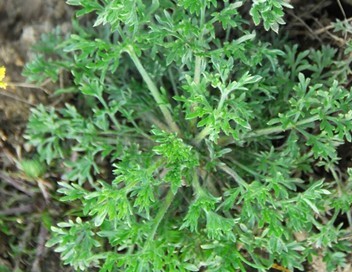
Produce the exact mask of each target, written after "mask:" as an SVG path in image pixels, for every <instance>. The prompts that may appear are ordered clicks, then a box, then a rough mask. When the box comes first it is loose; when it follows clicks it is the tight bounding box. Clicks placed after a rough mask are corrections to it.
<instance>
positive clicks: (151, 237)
mask: <svg viewBox="0 0 352 272" xmlns="http://www.w3.org/2000/svg"><path fill="white" fill-rule="evenodd" d="M176 194H177V192H176V193H175V194H174V193H173V192H172V190H171V188H170V189H169V192H168V193H167V195H166V197H165V200H164V203H163V205H162V207H161V208H160V210H159V211H158V213H157V215H156V216H155V219H154V227H153V229H152V232H151V233H150V235H149V239H148V242H151V241H153V240H154V237H155V234H156V231H157V230H158V228H159V225H160V222H161V221H162V220H163V218H164V216H165V214H166V212H167V210H168V209H169V207H170V205H171V203H172V201H173V200H174V198H175V196H176Z"/></svg>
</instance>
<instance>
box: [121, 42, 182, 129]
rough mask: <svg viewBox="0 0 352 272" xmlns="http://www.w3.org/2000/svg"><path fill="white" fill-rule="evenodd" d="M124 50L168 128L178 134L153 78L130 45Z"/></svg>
mask: <svg viewBox="0 0 352 272" xmlns="http://www.w3.org/2000/svg"><path fill="white" fill-rule="evenodd" d="M126 51H127V53H128V54H129V56H130V57H131V59H132V61H133V63H134V64H135V66H136V68H137V70H138V72H139V73H140V74H141V76H142V78H143V80H144V82H145V83H146V84H147V86H148V89H149V91H150V93H151V94H152V96H153V98H154V100H155V101H156V103H157V104H158V106H159V108H160V110H161V112H162V114H163V115H164V117H165V120H166V122H167V124H168V125H169V127H170V129H171V130H172V131H173V132H176V133H177V134H180V129H179V128H178V126H177V124H176V123H175V122H174V120H173V118H172V116H171V113H170V111H169V110H168V108H167V106H166V105H165V102H164V101H163V99H162V97H161V94H160V92H159V90H158V88H157V87H156V85H155V83H154V82H153V80H152V79H151V78H150V76H149V74H148V73H147V71H146V70H145V69H144V67H143V65H142V63H141V62H140V60H139V58H138V57H137V55H136V53H135V51H134V49H133V47H132V46H128V49H127V50H126Z"/></svg>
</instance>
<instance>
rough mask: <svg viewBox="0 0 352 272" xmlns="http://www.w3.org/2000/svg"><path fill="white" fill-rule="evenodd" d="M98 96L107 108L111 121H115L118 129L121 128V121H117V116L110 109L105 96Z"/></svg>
mask: <svg viewBox="0 0 352 272" xmlns="http://www.w3.org/2000/svg"><path fill="white" fill-rule="evenodd" d="M96 97H97V98H98V100H99V102H100V103H101V104H102V105H103V107H104V108H105V109H106V111H107V113H108V115H109V117H110V119H111V121H112V122H113V123H114V125H115V127H116V128H117V129H118V128H120V124H119V122H118V121H117V119H116V117H115V116H114V115H113V114H111V113H110V111H109V109H110V108H109V106H108V104H107V103H106V102H105V100H104V98H103V97H101V96H96Z"/></svg>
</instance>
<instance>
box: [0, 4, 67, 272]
mask: <svg viewBox="0 0 352 272" xmlns="http://www.w3.org/2000/svg"><path fill="white" fill-rule="evenodd" d="M72 14H73V12H72V9H71V8H69V7H68V6H67V4H66V1H64V0H0V66H5V67H6V80H7V82H8V88H7V89H6V90H2V89H0V179H1V182H0V184H1V186H0V188H1V189H0V191H1V193H0V207H1V208H0V210H1V212H0V271H1V272H6V271H33V272H39V271H43V272H45V271H72V270H71V269H70V268H63V267H62V265H60V261H59V256H58V255H57V254H55V253H53V252H51V251H50V250H48V249H47V248H45V246H44V243H45V242H46V239H47V236H48V233H47V229H46V228H45V225H44V223H43V222H44V221H45V220H44V219H43V218H40V217H41V216H43V214H45V210H46V209H47V207H46V205H45V203H44V200H43V197H42V196H41V194H38V193H37V190H36V189H34V188H33V187H34V186H33V184H28V183H27V181H26V180H25V178H23V177H21V174H20V171H19V170H18V166H17V161H18V160H19V159H21V158H22V157H23V156H24V154H26V152H28V149H26V146H25V145H24V140H23V133H24V130H25V127H26V123H27V120H28V116H29V113H30V108H31V107H32V106H35V105H37V104H39V103H43V104H48V103H50V93H52V92H53V90H54V87H53V86H50V85H48V86H45V88H38V87H36V86H34V85H31V84H29V83H26V81H25V78H24V77H23V76H22V75H21V73H22V70H23V68H24V65H25V63H26V62H27V61H28V60H31V59H32V58H33V53H31V51H30V48H31V47H32V45H33V44H34V43H35V42H36V41H38V39H40V36H41V34H43V33H47V32H49V31H51V30H53V29H54V28H57V27H60V28H61V29H63V30H64V31H65V29H69V28H70V24H71V18H72ZM14 191H19V192H20V193H21V194H19V196H18V198H17V199H14V195H15V193H14ZM43 203H44V204H43ZM29 214H30V216H29ZM1 216H6V219H7V220H10V221H11V220H14V222H12V224H11V229H6V227H5V226H6V223H5V222H3V220H2V217H1ZM2 223H4V224H2ZM7 224H8V222H7ZM33 249H34V250H33Z"/></svg>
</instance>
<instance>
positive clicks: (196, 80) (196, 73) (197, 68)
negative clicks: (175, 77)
mask: <svg viewBox="0 0 352 272" xmlns="http://www.w3.org/2000/svg"><path fill="white" fill-rule="evenodd" d="M201 67H202V57H200V56H196V60H195V68H194V79H193V81H194V83H195V84H197V85H198V84H199V83H200V74H201V72H202V71H201Z"/></svg>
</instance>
